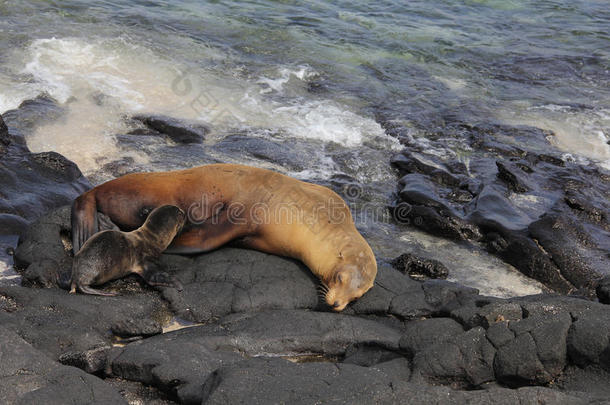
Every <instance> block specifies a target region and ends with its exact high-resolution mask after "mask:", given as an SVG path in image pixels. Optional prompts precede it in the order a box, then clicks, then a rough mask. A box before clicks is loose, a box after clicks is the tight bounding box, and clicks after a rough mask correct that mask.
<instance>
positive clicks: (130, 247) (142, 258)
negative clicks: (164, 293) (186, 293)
mask: <svg viewBox="0 0 610 405" xmlns="http://www.w3.org/2000/svg"><path fill="white" fill-rule="evenodd" d="M185 220H186V214H185V213H184V211H182V210H181V209H180V208H178V207H175V206H173V205H164V206H162V207H159V208H156V209H155V210H153V211H152V212H151V213H150V215H148V217H147V218H146V221H145V222H144V224H143V225H142V226H141V227H140V228H138V229H136V230H135V231H132V232H121V231H115V230H106V231H102V232H99V233H96V234H95V235H93V236H92V237H91V238H90V239H89V240H87V242H85V244H84V245H83V247H82V248H81V249H80V250H79V251H78V253H77V254H76V255H75V256H74V262H73V265H72V277H71V280H70V287H71V290H70V292H71V293H75V292H76V291H77V290H78V291H80V292H82V293H85V294H95V295H105V296H113V295H116V293H111V292H104V291H99V290H95V289H93V288H91V287H90V286H91V285H100V284H104V283H106V282H108V281H110V280H115V279H117V278H121V277H124V276H126V275H128V274H130V273H136V274H139V275H140V276H141V277H142V278H143V279H144V280H145V281H146V282H147V283H148V284H150V285H153V286H154V285H158V286H174V287H177V288H178V289H182V288H181V286H180V284H179V283H178V282H177V281H174V280H172V279H171V278H170V277H169V276H168V275H167V274H166V273H163V272H160V271H159V270H160V264H159V261H158V258H159V256H161V253H162V252H163V251H164V250H165V249H166V248H167V247H168V246H169V244H170V243H171V241H172V240H173V239H174V237H175V236H176V234H177V233H178V232H180V230H181V229H182V226H183V225H184V222H185Z"/></svg>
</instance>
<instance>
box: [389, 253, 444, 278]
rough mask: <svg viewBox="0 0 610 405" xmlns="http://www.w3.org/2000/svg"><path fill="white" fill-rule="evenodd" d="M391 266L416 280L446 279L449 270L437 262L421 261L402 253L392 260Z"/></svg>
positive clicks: (409, 254)
mask: <svg viewBox="0 0 610 405" xmlns="http://www.w3.org/2000/svg"><path fill="white" fill-rule="evenodd" d="M392 266H394V268H395V269H396V270H398V271H400V272H402V273H404V274H408V275H409V276H411V277H412V278H414V279H416V280H421V279H426V278H442V279H444V278H447V275H448V274H449V270H447V267H445V265H444V264H443V263H441V262H439V261H438V260H434V259H422V258H419V257H417V256H414V255H413V254H411V253H404V254H402V255H400V256H398V257H397V258H396V259H394V260H392Z"/></svg>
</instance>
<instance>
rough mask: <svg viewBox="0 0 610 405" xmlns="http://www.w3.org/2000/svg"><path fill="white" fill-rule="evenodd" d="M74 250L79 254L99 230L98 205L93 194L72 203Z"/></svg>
mask: <svg viewBox="0 0 610 405" xmlns="http://www.w3.org/2000/svg"><path fill="white" fill-rule="evenodd" d="M71 221H72V250H73V251H74V254H76V253H78V251H79V250H80V248H81V247H82V246H83V245H84V244H85V242H86V241H87V239H89V238H90V237H91V236H92V235H94V234H96V233H97V231H98V230H99V227H98V223H97V204H96V201H95V196H94V195H93V194H89V193H85V194H83V195H81V196H80V197H78V198H76V199H75V200H74V203H72V215H71Z"/></svg>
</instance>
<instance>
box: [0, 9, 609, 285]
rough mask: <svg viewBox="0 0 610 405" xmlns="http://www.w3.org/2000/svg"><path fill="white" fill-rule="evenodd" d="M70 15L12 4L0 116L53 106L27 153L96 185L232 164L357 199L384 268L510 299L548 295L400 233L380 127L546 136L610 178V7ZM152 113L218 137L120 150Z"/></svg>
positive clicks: (1, 41) (1, 46)
mask: <svg viewBox="0 0 610 405" xmlns="http://www.w3.org/2000/svg"><path fill="white" fill-rule="evenodd" d="M57 4H58V3H57V2H54V1H33V0H26V1H20V2H2V3H0V15H2V18H1V19H0V113H1V112H4V111H6V110H8V109H11V108H15V107H16V106H18V105H19V103H20V102H21V101H23V100H25V99H29V98H33V97H36V96H37V95H39V94H41V93H46V94H48V95H50V96H51V97H53V98H55V99H56V100H57V101H58V102H59V103H61V104H62V105H63V106H65V107H66V111H65V114H64V115H63V116H61V117H60V118H59V119H57V120H54V121H49V122H40V123H39V124H38V125H37V126H36V127H35V129H34V130H32V131H31V133H27V134H25V135H26V137H27V141H28V145H29V147H30V148H31V149H32V150H33V151H45V150H54V151H57V152H59V153H62V154H64V155H65V156H67V157H68V158H70V159H71V160H73V161H75V162H76V163H77V164H78V165H79V167H80V168H81V170H83V172H84V173H85V174H86V175H87V176H89V178H90V179H91V180H92V181H93V182H94V183H97V182H101V181H105V180H108V179H110V178H112V177H113V175H114V173H113V172H112V170H110V169H109V167H113V166H112V164H113V162H115V163H116V162H117V161H118V162H122V163H120V164H122V165H127V166H129V168H131V169H137V170H168V169H178V168H184V167H190V166H194V165H198V164H205V163H211V162H216V161H224V162H241V163H246V164H253V165H257V166H262V167H268V168H272V169H275V170H279V171H282V172H285V173H288V174H292V175H294V176H296V177H299V178H302V179H307V180H311V181H315V182H320V183H323V184H330V185H334V186H335V188H337V187H338V188H339V189H340V190H339V191H341V190H343V191H344V193H343V195H346V192H353V191H354V190H355V193H352V194H351V196H350V195H348V197H350V198H348V200H349V203H350V204H351V205H352V208H353V211H354V212H355V214H356V218H357V223H358V227H359V229H360V230H361V231H362V232H363V233H364V234H365V236H366V237H367V239H368V240H369V241H370V243H371V245H372V247H373V249H374V250H375V252H376V253H377V255H379V256H381V257H386V258H391V257H394V256H396V255H398V254H400V253H402V252H405V251H414V252H417V253H419V254H421V255H424V256H426V255H427V256H430V257H432V256H433V257H436V258H439V259H441V260H442V261H444V262H445V264H446V265H447V266H448V267H450V270H452V272H451V277H452V278H453V279H456V280H459V281H462V282H464V283H466V284H468V285H472V286H475V287H478V288H481V290H482V292H483V293H489V294H496V295H509V294H515V293H517V294H519V293H533V292H537V291H539V285H538V284H537V283H534V282H532V281H531V280H528V279H526V278H525V277H523V276H521V275H520V273H518V272H516V271H515V270H514V269H513V268H512V267H510V266H508V265H506V264H504V263H502V262H501V261H499V260H497V259H494V258H493V257H491V256H489V255H486V254H483V253H481V252H480V251H478V250H476V249H472V248H468V247H464V246H461V245H456V244H454V243H452V242H447V241H444V240H439V239H436V238H433V237H430V236H426V235H424V234H421V233H419V232H415V231H410V230H405V229H404V228H398V227H396V226H394V225H392V224H391V223H390V221H389V220H388V218H387V216H386V215H385V214H384V212H385V211H384V207H385V205H386V204H387V203H388V202H389V200H390V198H391V194H392V192H393V191H394V190H395V183H396V179H395V174H394V173H393V172H392V171H391V170H390V167H389V164H388V162H389V159H390V157H391V155H392V153H393V152H395V151H397V150H400V149H401V147H400V145H399V144H398V141H397V140H396V139H394V138H392V137H390V136H388V135H387V134H386V133H385V131H384V129H383V128H382V126H381V125H380V121H379V119H378V117H379V116H383V117H384V119H385V120H390V121H392V120H396V121H400V122H401V124H402V125H403V126H405V127H407V128H410V131H411V132H410V135H411V136H413V137H414V138H415V139H417V140H418V141H419V142H421V143H422V144H425V143H426V138H425V137H426V132H425V131H422V130H421V128H437V127H439V126H441V127H442V125H443V123H444V122H445V121H446V120H448V119H454V120H460V121H464V122H469V123H477V122H487V121H489V120H495V121H498V122H503V123H507V124H528V125H533V126H537V127H540V128H543V129H548V130H551V131H553V133H554V136H552V137H551V139H550V142H551V143H552V144H554V145H556V146H557V147H558V148H560V149H561V150H563V151H565V153H568V154H571V155H572V156H573V157H574V159H577V160H582V161H583V162H586V161H594V162H596V163H598V164H600V165H602V166H606V167H610V145H608V137H609V134H610V73H609V72H610V49H609V47H608V43H609V42H608V41H609V39H610V36H609V35H608V32H607V31H608V30H607V28H608V21H609V20H610V9H608V7H607V2H605V1H587V2H574V1H568V0H556V1H533V0H532V1H526V0H509V1H499V0H498V1H496V0H488V1H485V0H479V1H474V0H472V1H449V0H433V1H410V2H407V3H405V2H399V1H395V0H394V1H381V2H374V3H373V4H368V5H364V4H352V2H347V1H339V2H333V3H332V4H327V3H324V2H317V1H315V2H309V3H307V6H305V5H301V4H300V3H298V2H293V1H268V0H264V1H263V0H256V1H243V2H237V1H220V2H212V3H203V2H198V1H195V0H180V1H172V2H169V1H143V0H142V1H140V0H138V1H127V0H114V1H104V2H96V3H95V4H94V5H93V4H92V3H90V2H86V1H77V0H68V1H64V2H61V6H59V5H57ZM139 113H153V114H163V115H168V116H172V117H175V118H180V119H183V120H189V121H200V122H202V123H205V124H207V125H210V126H211V128H212V132H211V134H210V135H209V136H208V138H207V139H206V141H205V142H204V144H203V145H196V146H192V145H191V146H177V145H174V144H171V143H168V142H167V141H165V140H160V139H157V138H150V137H142V138H139V139H134V138H133V137H131V138H129V137H123V136H122V134H125V133H127V132H128V131H129V130H130V129H133V128H134V125H135V124H134V123H133V122H131V121H129V120H126V117H129V116H131V115H133V114H139ZM236 136H245V137H247V138H248V139H255V140H258V141H259V142H260V143H261V144H262V143H263V142H266V145H269V147H270V148H271V147H272V148H271V149H269V150H270V151H271V152H270V153H271V154H275V155H274V156H272V157H271V158H269V156H267V157H265V156H262V157H261V154H260V153H251V152H252V151H251V149H250V147H249V146H248V145H251V144H248V143H239V142H238V143H235V142H234V140H235V139H237V138H235V137H236ZM231 142H233V143H231ZM240 142H241V141H240ZM230 145H234V146H230ZM235 145H236V146H235ZM458 149H459V145H455V144H447V146H446V148H445V149H442V150H441V149H438V150H432V149H429V150H428V152H429V153H432V154H437V155H443V154H448V155H450V154H455V153H458V152H459V150H458ZM109 163H110V164H111V166H105V165H107V164H109ZM114 167H116V165H115V166H114ZM348 186H349V187H355V188H352V189H349V190H345V187H348ZM371 212H373V213H374V214H373V215H370V213H371Z"/></svg>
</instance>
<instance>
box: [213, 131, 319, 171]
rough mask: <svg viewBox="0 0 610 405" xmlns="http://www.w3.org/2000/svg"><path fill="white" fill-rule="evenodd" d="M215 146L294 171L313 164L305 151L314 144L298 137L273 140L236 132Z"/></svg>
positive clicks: (225, 151)
mask: <svg viewBox="0 0 610 405" xmlns="http://www.w3.org/2000/svg"><path fill="white" fill-rule="evenodd" d="M317 147H319V145H317ZM214 148H215V149H217V150H219V151H221V152H223V153H227V154H231V155H233V154H236V153H239V154H240V155H247V156H251V157H253V158H256V159H261V160H264V161H267V162H271V163H275V164H279V165H281V166H283V167H285V168H288V169H290V170H293V171H300V170H305V169H307V168H308V167H309V166H310V165H311V161H309V160H308V156H310V154H309V153H306V152H303V151H304V150H307V149H312V145H310V144H307V143H305V142H302V141H300V140H297V139H293V140H288V141H286V140H279V139H278V140H276V141H271V140H268V139H265V138H261V137H253V136H249V135H248V134H244V135H241V134H236V135H229V136H227V137H225V138H224V139H223V140H221V141H220V142H218V143H216V144H215V145H214ZM312 153H314V151H313V150H312Z"/></svg>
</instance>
